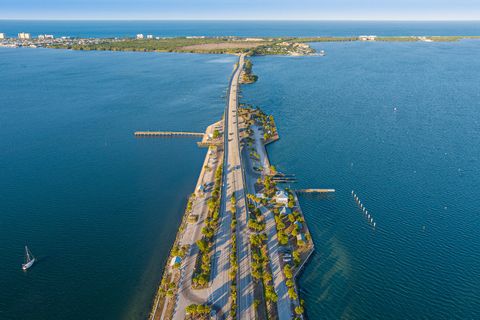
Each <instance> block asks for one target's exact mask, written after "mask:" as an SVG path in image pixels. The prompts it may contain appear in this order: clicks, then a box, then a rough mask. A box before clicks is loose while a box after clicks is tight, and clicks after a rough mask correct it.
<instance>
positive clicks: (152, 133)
mask: <svg viewBox="0 0 480 320" xmlns="http://www.w3.org/2000/svg"><path fill="white" fill-rule="evenodd" d="M134 134H135V136H136V137H157V136H164V137H172V136H187V137H188V136H190V137H203V136H204V133H200V132H183V131H136V132H135V133H134Z"/></svg>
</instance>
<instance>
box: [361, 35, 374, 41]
mask: <svg viewBox="0 0 480 320" xmlns="http://www.w3.org/2000/svg"><path fill="white" fill-rule="evenodd" d="M376 39H377V36H373V35H370V36H359V37H358V40H361V41H375V40H376Z"/></svg>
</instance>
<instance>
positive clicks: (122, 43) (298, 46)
mask: <svg viewBox="0 0 480 320" xmlns="http://www.w3.org/2000/svg"><path fill="white" fill-rule="evenodd" d="M462 39H480V36H388V37H386V36H375V35H364V36H356V37H322V36H319V37H257V38H249V37H235V36H231V37H204V36H191V37H173V38H169V37H154V36H153V35H147V37H146V38H145V37H144V35H143V34H138V35H137V36H136V37H135V38H131V37H126V38H76V37H60V38H55V37H54V36H53V35H39V36H38V37H37V38H32V37H31V35H30V34H29V33H20V34H19V35H18V37H17V38H7V37H5V38H3V39H0V47H31V48H38V47H41V48H52V49H71V50H84V51H90V50H100V51H138V52H183V53H208V54H245V55H246V56H255V55H291V56H305V55H316V54H318V53H317V52H316V51H315V49H313V48H312V47H311V46H310V45H309V43H315V42H347V41H390V42H416V41H423V42H452V41H459V40H462Z"/></svg>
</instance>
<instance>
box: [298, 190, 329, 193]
mask: <svg viewBox="0 0 480 320" xmlns="http://www.w3.org/2000/svg"><path fill="white" fill-rule="evenodd" d="M295 192H298V193H328V192H335V189H300V190H295Z"/></svg>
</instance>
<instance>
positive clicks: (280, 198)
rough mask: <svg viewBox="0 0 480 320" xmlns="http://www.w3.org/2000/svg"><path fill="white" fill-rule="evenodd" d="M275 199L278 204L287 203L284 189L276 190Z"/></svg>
mask: <svg viewBox="0 0 480 320" xmlns="http://www.w3.org/2000/svg"><path fill="white" fill-rule="evenodd" d="M275 200H276V201H277V203H280V204H288V194H287V193H286V192H285V191H284V190H278V191H277V192H276V193H275Z"/></svg>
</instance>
